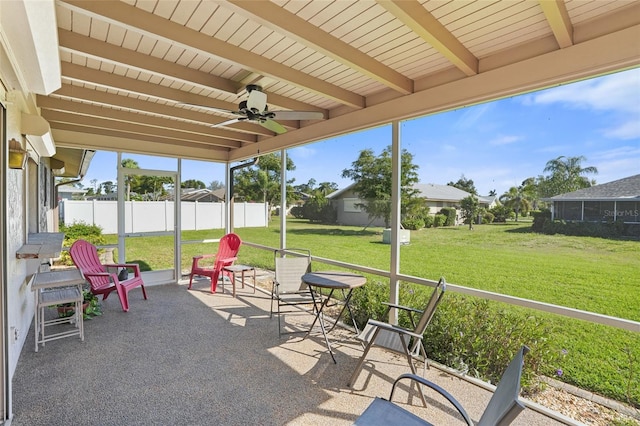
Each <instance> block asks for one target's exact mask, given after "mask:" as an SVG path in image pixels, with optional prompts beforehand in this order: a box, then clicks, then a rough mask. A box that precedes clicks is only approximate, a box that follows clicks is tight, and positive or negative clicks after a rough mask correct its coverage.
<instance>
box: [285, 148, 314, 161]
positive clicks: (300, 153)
mask: <svg viewBox="0 0 640 426" xmlns="http://www.w3.org/2000/svg"><path fill="white" fill-rule="evenodd" d="M290 152H291V154H293V155H295V156H296V157H299V158H313V156H314V155H316V150H315V149H313V148H311V146H310V145H305V146H299V147H297V148H294V149H292V150H291V151H290Z"/></svg>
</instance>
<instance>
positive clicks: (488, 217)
mask: <svg viewBox="0 0 640 426" xmlns="http://www.w3.org/2000/svg"><path fill="white" fill-rule="evenodd" d="M494 218H495V216H493V213H491V212H485V214H483V215H482V223H484V224H487V223H493V220H494Z"/></svg>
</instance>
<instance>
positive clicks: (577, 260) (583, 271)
mask: <svg viewBox="0 0 640 426" xmlns="http://www.w3.org/2000/svg"><path fill="white" fill-rule="evenodd" d="M287 226H288V228H287V246H288V247H301V248H309V249H311V252H312V254H313V255H316V256H320V257H326V258H331V259H337V260H341V261H345V262H348V263H354V264H360V265H365V266H369V267H373V268H379V269H383V270H388V269H389V252H390V246H389V245H386V244H382V235H381V233H382V230H381V229H380V228H369V229H366V230H362V228H357V227H345V226H325V225H312V224H309V223H307V222H306V221H300V220H289V221H288V225H287ZM529 226H530V223H526V222H524V223H508V224H504V225H477V226H475V228H474V230H473V231H469V230H468V229H467V227H456V228H431V229H424V230H420V231H412V232H411V243H410V244H409V245H406V246H402V247H401V250H400V252H401V254H400V263H401V268H400V270H401V272H402V273H403V274H408V275H414V276H418V277H424V278H430V279H437V278H438V277H440V276H441V275H442V276H444V277H445V278H446V279H447V282H449V283H454V284H458V285H462V286H467V287H474V288H479V289H484V290H489V291H494V292H499V293H504V294H509V295H513V296H518V297H523V298H527V299H533V300H538V301H543V302H548V303H553V304H558V305H562V306H567V307H571V308H576V309H583V310H588V311H592V312H597V313H602V314H605V315H611V316H616V317H620V318H626V319H630V320H634V321H640V242H638V241H637V240H636V241H621V240H606V239H600V238H588V237H570V236H564V235H540V234H534V233H530V232H529ZM237 233H238V234H239V235H240V237H241V238H242V239H243V240H245V241H251V242H253V243H258V244H263V245H266V246H270V247H277V246H278V245H279V241H280V232H279V227H278V222H277V220H274V221H272V223H271V226H270V227H269V228H242V229H238V230H237ZM222 234H223V232H222V231H221V230H215V231H206V232H205V231H202V232H195V231H185V232H184V233H183V239H186V240H189V239H202V238H219V237H220V236H222ZM107 239H108V241H109V242H115V236H107ZM172 241H173V239H168V238H166V237H157V238H137V239H132V240H131V243H130V245H129V247H130V250H131V251H130V252H129V253H128V256H127V257H128V260H140V259H142V260H143V261H144V262H145V263H146V264H147V265H148V267H149V269H160V268H166V267H168V265H170V264H171V262H172V250H171V249H163V248H162V247H171V246H172ZM183 249H184V250H183V254H182V270H183V271H186V270H188V269H189V268H190V265H191V257H192V256H193V255H195V254H200V253H214V252H215V251H216V245H215V244H213V245H211V244H209V245H204V244H190V245H185V246H184V248H183ZM240 259H241V262H242V263H248V264H252V265H255V266H258V267H262V268H268V269H273V255H272V253H270V252H266V251H264V250H258V249H253V248H250V247H248V246H244V247H243V248H241V250H240ZM318 269H334V268H333V267H331V266H328V265H322V264H319V263H316V264H314V270H318ZM371 279H373V280H380V279H381V278H380V277H371ZM445 301H446V299H445ZM443 303H446V302H443ZM508 309H524V308H517V307H508ZM530 312H531V315H535V316H538V317H542V318H545V320H546V321H549V323H550V324H552V325H553V327H552V328H553V329H554V330H557V331H556V332H555V333H554V335H551V336H548V337H549V339H551V340H552V342H553V343H554V346H555V347H556V349H557V351H558V353H563V354H564V353H566V355H563V356H562V362H561V365H558V366H557V368H558V369H561V370H562V377H558V378H559V379H560V380H562V381H565V382H567V383H571V384H574V385H576V386H578V387H581V388H583V389H588V390H591V391H594V392H596V393H599V394H602V395H605V396H609V397H612V398H615V399H617V400H620V401H623V402H629V403H631V404H632V405H635V406H636V407H640V333H633V332H627V331H623V330H618V329H613V328H611V327H606V326H600V325H596V324H591V323H586V322H583V321H579V320H573V319H568V318H564V317H559V316H557V315H552V314H546V313H540V312H535V311H530ZM523 343H526V342H523Z"/></svg>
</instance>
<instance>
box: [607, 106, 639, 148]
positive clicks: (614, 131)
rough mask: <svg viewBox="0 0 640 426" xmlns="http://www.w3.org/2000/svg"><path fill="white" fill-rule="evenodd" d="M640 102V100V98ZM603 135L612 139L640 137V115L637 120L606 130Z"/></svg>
mask: <svg viewBox="0 0 640 426" xmlns="http://www.w3.org/2000/svg"><path fill="white" fill-rule="evenodd" d="M638 102H640V100H638ZM603 135H604V136H605V137H607V138H610V139H622V140H629V139H638V138H640V115H639V116H638V117H637V119H635V120H630V121H627V122H624V123H622V124H620V125H619V126H616V127H611V128H609V129H606V130H604V132H603Z"/></svg>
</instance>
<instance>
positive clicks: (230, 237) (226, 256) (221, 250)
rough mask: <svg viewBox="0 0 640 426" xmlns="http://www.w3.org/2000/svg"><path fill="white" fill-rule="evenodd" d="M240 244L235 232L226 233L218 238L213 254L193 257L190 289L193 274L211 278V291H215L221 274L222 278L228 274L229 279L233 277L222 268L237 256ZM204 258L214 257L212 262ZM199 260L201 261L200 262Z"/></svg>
mask: <svg viewBox="0 0 640 426" xmlns="http://www.w3.org/2000/svg"><path fill="white" fill-rule="evenodd" d="M241 244H242V240H241V239H240V237H239V236H237V235H236V234H233V233H231V234H227V235H225V236H224V237H222V238H220V245H219V246H218V253H216V254H215V255H214V254H203V255H200V256H194V257H193V263H192V264H191V274H190V275H189V289H191V283H192V282H193V276H194V275H200V276H203V277H210V278H211V293H215V292H216V287H217V286H218V279H219V278H220V276H221V274H222V279H224V276H225V275H226V276H228V277H229V279H230V280H232V279H233V274H232V273H230V272H225V271H224V270H223V269H222V268H224V267H225V266H231V265H233V262H235V261H236V260H237V259H238V258H237V255H238V250H240V245H241ZM205 259H214V260H213V262H212V263H211V262H207V261H206V260H205ZM201 261H203V262H202V263H201Z"/></svg>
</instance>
